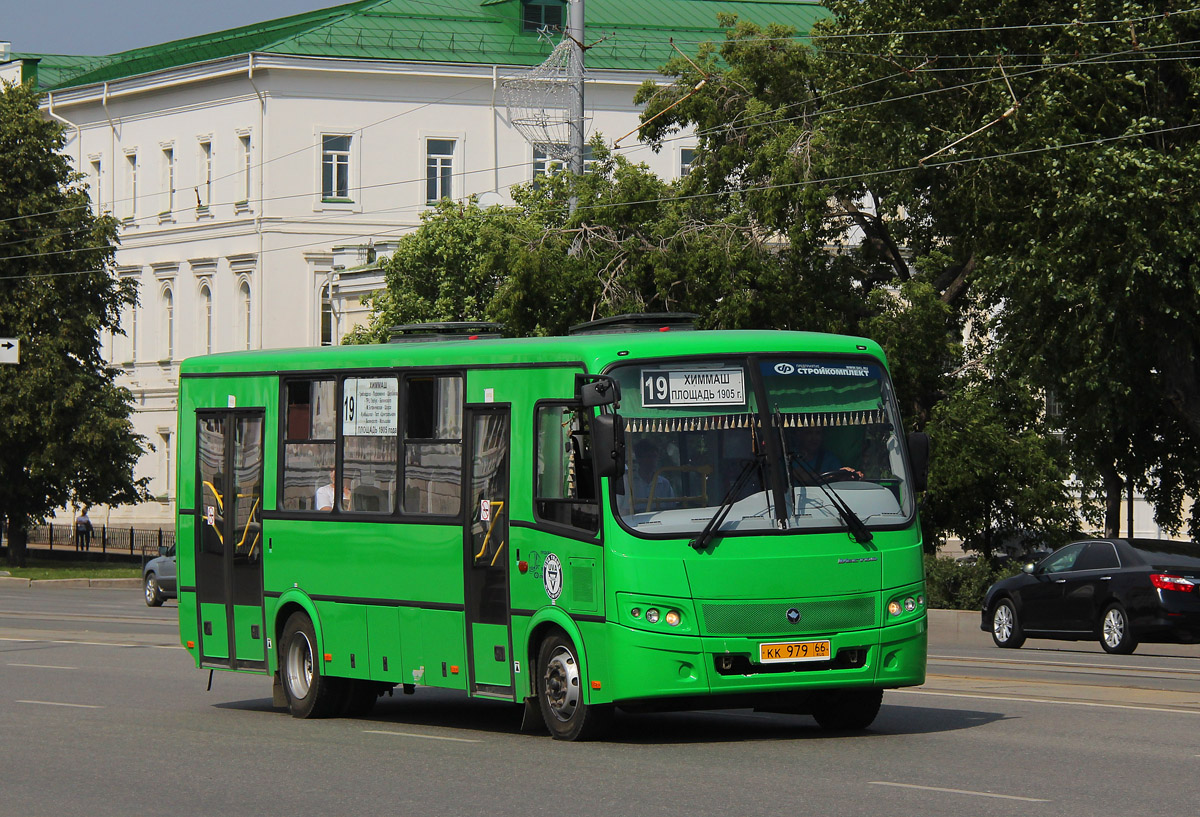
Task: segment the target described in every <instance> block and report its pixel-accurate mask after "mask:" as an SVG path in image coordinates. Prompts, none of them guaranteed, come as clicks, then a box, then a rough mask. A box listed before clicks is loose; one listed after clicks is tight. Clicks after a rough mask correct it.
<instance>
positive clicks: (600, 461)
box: [592, 412, 625, 479]
mask: <svg viewBox="0 0 1200 817" xmlns="http://www.w3.org/2000/svg"><path fill="white" fill-rule="evenodd" d="M592 454H593V456H595V458H596V476H598V477H609V478H610V479H617V478H619V477H621V476H623V475H624V474H625V426H624V425H622V423H621V418H620V416H619V415H617V414H615V413H611V412H610V413H608V414H601V415H599V416H597V417H594V418H592Z"/></svg>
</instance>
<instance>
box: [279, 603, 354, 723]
mask: <svg viewBox="0 0 1200 817" xmlns="http://www.w3.org/2000/svg"><path fill="white" fill-rule="evenodd" d="M280 649H281V652H280V658H279V675H280V677H281V678H282V680H283V691H284V694H285V695H286V696H287V702H288V711H290V712H291V713H292V717H293V718H326V717H329V716H330V715H332V714H334V712H335V709H337V708H339V706H340V705H341V703H342V700H343V688H344V685H343V684H342V683H341V681H342V679H340V678H333V677H330V676H328V675H324V674H322V672H321V662H320V661H319V660H318V653H317V633H316V630H315V629H313V625H312V621H310V620H309V618H308V616H307V615H306V614H305V613H292V616H291V618H289V619H288V620H287V624H285V625H284V627H283V637H282V638H280Z"/></svg>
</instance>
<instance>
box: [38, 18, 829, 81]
mask: <svg viewBox="0 0 1200 817" xmlns="http://www.w3.org/2000/svg"><path fill="white" fill-rule="evenodd" d="M719 13H727V14H735V15H737V16H738V17H739V18H741V19H745V20H751V21H754V22H757V23H761V24H766V23H769V22H775V23H781V24H784V25H789V26H793V27H795V28H796V30H797V31H798V32H800V33H801V34H807V33H808V31H810V30H811V28H812V24H813V23H814V22H815V21H816V20H818V19H820V18H822V17H824V16H826V15H827V12H826V11H825V10H824V9H823V8H821V6H820V5H818V4H817V3H816V2H815V1H814V0H786V1H785V0H588V2H587V7H586V14H587V40H588V42H589V43H592V44H593V45H592V47H591V48H590V49H589V50H588V52H587V65H588V67H589V68H610V69H627V70H643V71H653V70H656V69H657V68H658V67H660V66H661V65H662V64H663V63H665V62H666V61H667V60H668V59H669V58H670V57H671V56H672V55H673V54H674V51H673V50H672V48H671V45H670V40H671V39H672V38H673V39H674V40H675V42H676V44H677V45H679V47H680V48H681V49H682V50H683V51H685V52H688V51H694V50H695V43H697V42H700V41H703V40H715V39H721V38H723V34H722V32H721V30H720V29H719V28H718V27H717V15H718V14H719ZM521 16H522V15H521V0H424V1H423V2H422V0H360V1H359V2H357V3H347V4H345V5H341V6H334V7H332V8H327V9H321V10H319V11H312V12H307V13H304V14H296V15H292V16H290V17H282V18H280V19H278V20H269V21H267V22H263V23H257V24H254V25H249V26H242V27H240V28H234V29H229V30H227V31H219V32H216V33H213V34H205V35H201V36H198V37H189V38H188V39H184V40H176V41H174V42H169V43H164V44H161V45H154V46H149V47H146V48H137V49H133V50H131V51H125V52H122V53H120V54H113V55H109V56H106V57H49V56H42V57H41V62H40V63H39V65H38V85H39V87H41V88H42V89H58V88H69V87H76V86H80V85H88V84H92V83H97V82H105V81H112V80H116V79H121V78H124V77H131V76H137V75H139V74H147V73H151V72H154V71H160V70H165V69H169V68H175V67H178V66H183V65H188V64H191V63H198V62H205V61H209V60H216V59H221V58H225V57H233V56H238V55H240V54H248V53H251V52H261V53H268V54H287V55H296V56H315V57H340V58H350V59H377V60H402V61H413V62H442V63H476V64H501V65H536V64H538V63H539V62H541V61H542V60H544V59H545V58H546V56H547V55H548V54H549V53H550V48H551V46H550V44H549V43H548V42H547V41H546V40H545V39H544V38H542V37H539V36H538V35H537V34H536V33H533V32H525V31H522V21H521ZM16 56H22V55H16ZM23 56H25V57H27V58H29V57H38V56H39V55H32V54H28V55H23Z"/></svg>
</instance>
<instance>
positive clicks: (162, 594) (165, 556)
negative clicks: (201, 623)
mask: <svg viewBox="0 0 1200 817" xmlns="http://www.w3.org/2000/svg"><path fill="white" fill-rule="evenodd" d="M158 552H159V555H158V556H155V557H154V558H153V559H151V560H150V561H148V562H146V564H145V566H144V567H143V568H142V588H143V590H145V592H146V604H147V605H148V606H150V607H161V606H162V603H163V601H164V600H165V599H173V598H175V595H176V591H175V546H174V545H171V546H170V547H167V546H166V545H163V546H162V547H160V548H159V549H158Z"/></svg>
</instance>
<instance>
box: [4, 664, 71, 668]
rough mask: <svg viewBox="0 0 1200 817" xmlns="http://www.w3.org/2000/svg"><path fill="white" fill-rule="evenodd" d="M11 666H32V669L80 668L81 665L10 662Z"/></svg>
mask: <svg viewBox="0 0 1200 817" xmlns="http://www.w3.org/2000/svg"><path fill="white" fill-rule="evenodd" d="M9 666H10V667H30V668H32V669H79V667H57V666H55V665H53V664H9Z"/></svg>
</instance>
